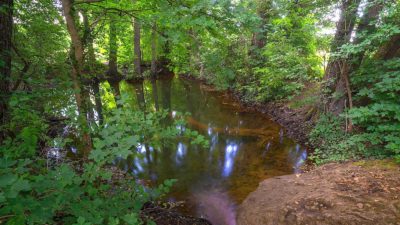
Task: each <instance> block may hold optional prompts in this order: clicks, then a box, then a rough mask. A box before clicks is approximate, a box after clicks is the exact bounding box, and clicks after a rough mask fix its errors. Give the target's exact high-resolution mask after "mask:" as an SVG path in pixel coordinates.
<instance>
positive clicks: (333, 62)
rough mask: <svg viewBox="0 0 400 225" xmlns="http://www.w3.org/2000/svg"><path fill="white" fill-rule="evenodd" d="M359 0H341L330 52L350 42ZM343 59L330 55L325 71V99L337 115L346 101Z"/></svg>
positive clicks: (332, 111) (330, 109) (328, 107)
mask: <svg viewBox="0 0 400 225" xmlns="http://www.w3.org/2000/svg"><path fill="white" fill-rule="evenodd" d="M359 4H360V0H343V1H342V4H341V15H340V19H339V21H338V23H337V25H336V34H335V37H334V39H333V42H332V44H331V53H335V52H337V51H338V50H339V49H340V47H341V46H343V45H344V44H347V43H349V42H350V38H351V33H352V32H353V30H354V26H355V23H356V19H357V9H358V6H359ZM342 60H343V59H338V58H334V57H331V58H330V59H329V61H328V66H327V68H326V72H325V77H324V80H325V87H326V89H327V90H328V94H329V96H328V98H327V99H326V100H325V101H326V103H327V109H328V111H329V112H331V113H333V114H335V115H338V114H340V113H341V112H343V110H344V108H345V102H346V97H345V93H346V82H345V80H344V78H343V77H344V76H343V75H342V66H343V62H342Z"/></svg>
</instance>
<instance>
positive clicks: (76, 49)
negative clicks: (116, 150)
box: [61, 0, 92, 156]
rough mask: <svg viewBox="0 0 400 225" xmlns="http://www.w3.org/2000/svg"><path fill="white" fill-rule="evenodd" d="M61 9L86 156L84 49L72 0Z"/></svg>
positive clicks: (88, 147)
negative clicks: (66, 31) (69, 38)
mask: <svg viewBox="0 0 400 225" xmlns="http://www.w3.org/2000/svg"><path fill="white" fill-rule="evenodd" d="M61 3H62V9H63V13H64V17H65V21H66V23H67V30H68V33H69V35H70V37H71V42H72V53H73V54H71V59H72V73H71V75H72V81H73V86H74V90H75V100H76V105H77V107H78V111H79V115H80V116H79V117H80V120H81V125H82V130H83V132H82V140H83V142H84V149H83V154H84V155H85V156H88V154H89V152H90V150H91V149H92V140H91V137H90V134H89V130H88V121H87V109H88V101H89V92H88V90H86V88H85V87H84V86H83V85H82V77H81V75H82V73H83V64H84V54H83V51H84V47H83V43H82V39H81V37H80V35H79V31H78V27H77V26H76V21H75V18H74V12H73V11H74V9H73V0H62V1H61Z"/></svg>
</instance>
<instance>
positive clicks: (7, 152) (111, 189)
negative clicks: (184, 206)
mask: <svg viewBox="0 0 400 225" xmlns="http://www.w3.org/2000/svg"><path fill="white" fill-rule="evenodd" d="M121 105H123V103H122V104H121ZM166 117H167V113H166V112H161V113H151V112H148V113H146V114H145V113H143V112H137V111H134V110H132V108H130V107H129V104H125V106H124V107H120V108H116V109H114V110H112V111H111V113H110V115H108V117H107V118H106V121H105V125H104V126H103V127H101V128H99V130H98V131H97V133H96V134H93V136H96V138H94V139H93V142H94V143H93V144H94V149H93V150H92V151H91V152H90V154H89V156H88V161H86V162H84V163H83V164H82V165H77V164H75V163H66V162H65V163H61V164H60V165H58V166H55V167H54V168H47V166H46V160H45V159H43V158H41V157H39V156H37V150H38V149H37V147H38V146H37V144H36V142H37V141H34V142H33V141H29V140H25V139H26V137H27V135H31V136H30V138H31V139H33V140H38V139H40V136H41V135H43V134H40V133H39V132H33V131H32V132H31V129H30V128H29V127H27V128H24V129H22V130H21V134H19V135H18V136H21V138H22V140H23V141H24V142H22V143H23V144H21V145H16V146H14V145H12V142H10V143H8V145H3V146H1V150H2V151H1V153H0V156H1V160H0V215H1V221H2V222H4V221H6V222H7V224H54V223H62V224H85V225H86V224H143V222H142V221H141V217H140V210H141V208H142V205H143V204H144V203H145V202H148V201H152V200H155V199H157V198H159V197H160V196H162V195H163V194H165V193H166V192H168V191H169V189H170V188H171V186H172V184H173V183H174V180H166V181H164V183H163V184H161V185H160V186H158V187H157V188H152V189H150V188H147V187H144V186H142V185H141V184H138V183H137V182H136V181H135V179H134V178H133V177H130V176H129V175H127V176H124V177H123V178H121V177H120V178H118V177H116V176H114V173H113V172H112V171H115V169H112V166H111V165H112V163H113V161H114V160H115V159H116V158H117V157H118V158H127V157H128V156H132V155H134V156H140V155H139V154H140V153H139V152H138V151H137V149H138V147H139V146H140V145H141V144H151V145H153V146H161V142H163V143H165V141H166V140H172V139H174V138H177V137H178V136H181V137H182V138H190V139H191V140H192V143H194V144H207V141H206V140H205V139H204V137H202V136H199V134H198V133H196V132H193V131H190V130H186V131H185V132H183V133H182V131H181V129H179V126H182V125H183V121H182V120H176V121H174V122H173V123H171V124H170V125H165V124H163V123H162V121H163V120H164V119H165V118H166ZM178 117H179V116H178ZM180 117H181V118H183V116H180ZM24 137H25V139H24ZM6 144H7V143H6ZM9 146H13V147H12V148H9ZM27 147H29V148H32V149H33V150H32V151H30V152H31V154H30V155H27V154H26V153H25V152H24V151H25V150H27ZM15 150H17V151H15Z"/></svg>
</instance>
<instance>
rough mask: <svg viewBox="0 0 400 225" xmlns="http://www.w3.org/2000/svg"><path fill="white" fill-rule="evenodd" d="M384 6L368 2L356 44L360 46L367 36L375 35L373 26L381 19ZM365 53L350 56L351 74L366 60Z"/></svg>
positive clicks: (358, 30)
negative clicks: (380, 15)
mask: <svg viewBox="0 0 400 225" xmlns="http://www.w3.org/2000/svg"><path fill="white" fill-rule="evenodd" d="M383 6H384V4H383V3H382V2H380V1H375V0H368V2H367V6H366V9H365V10H364V14H363V16H362V18H361V19H360V23H359V24H358V26H357V34H356V37H355V40H354V44H360V43H361V42H363V41H364V40H365V36H366V35H368V34H371V33H373V31H374V30H375V25H374V24H373V22H374V21H376V20H377V19H378V17H379V14H380V12H381V11H382V9H383ZM364 55H365V51H361V52H359V53H357V54H354V55H352V56H350V67H349V74H351V73H352V72H354V71H356V70H357V69H358V68H359V67H360V65H361V62H362V60H363V58H364Z"/></svg>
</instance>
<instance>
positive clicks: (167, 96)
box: [161, 79, 172, 111]
mask: <svg viewBox="0 0 400 225" xmlns="http://www.w3.org/2000/svg"><path fill="white" fill-rule="evenodd" d="M171 87H172V79H165V80H162V81H161V103H162V108H163V109H164V110H168V111H171Z"/></svg>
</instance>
